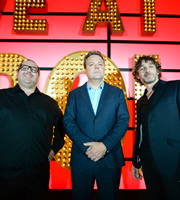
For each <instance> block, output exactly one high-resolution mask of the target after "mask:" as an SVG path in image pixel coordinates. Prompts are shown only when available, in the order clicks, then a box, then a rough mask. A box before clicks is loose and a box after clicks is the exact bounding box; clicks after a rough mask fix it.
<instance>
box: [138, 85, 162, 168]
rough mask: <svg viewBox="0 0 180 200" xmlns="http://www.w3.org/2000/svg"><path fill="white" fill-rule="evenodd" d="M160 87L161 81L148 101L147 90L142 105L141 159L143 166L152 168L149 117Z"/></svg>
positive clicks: (154, 87) (155, 86)
mask: <svg viewBox="0 0 180 200" xmlns="http://www.w3.org/2000/svg"><path fill="white" fill-rule="evenodd" d="M158 85H159V81H158V82H157V83H156V84H155V85H154V86H153V88H152V89H153V91H154V92H153V94H152V95H151V97H150V98H149V99H148V98H147V96H146V94H147V90H145V93H144V95H143V98H142V104H141V125H142V137H143V139H142V146H141V150H140V157H141V159H142V164H143V165H144V166H145V165H146V166H150V165H151V164H152V161H153V158H152V152H151V147H150V142H149V127H148V117H149V113H150V112H151V109H152V106H151V105H152V102H153V99H154V96H155V95H156V89H157V87H158Z"/></svg>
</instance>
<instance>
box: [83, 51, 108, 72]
mask: <svg viewBox="0 0 180 200" xmlns="http://www.w3.org/2000/svg"><path fill="white" fill-rule="evenodd" d="M92 55H97V56H100V57H101V58H102V60H103V62H105V61H104V58H103V55H102V54H101V52H100V51H89V52H88V54H87V55H86V56H85V57H84V69H86V61H87V59H88V58H89V57H90V56H92Z"/></svg>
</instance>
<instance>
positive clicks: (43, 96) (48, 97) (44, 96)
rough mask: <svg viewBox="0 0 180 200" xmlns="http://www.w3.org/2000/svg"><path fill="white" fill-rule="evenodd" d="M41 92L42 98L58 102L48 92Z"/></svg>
mask: <svg viewBox="0 0 180 200" xmlns="http://www.w3.org/2000/svg"><path fill="white" fill-rule="evenodd" d="M40 94H41V96H42V98H44V99H46V100H48V101H52V102H56V100H55V99H53V98H52V97H51V96H49V95H47V94H45V93H43V92H40Z"/></svg>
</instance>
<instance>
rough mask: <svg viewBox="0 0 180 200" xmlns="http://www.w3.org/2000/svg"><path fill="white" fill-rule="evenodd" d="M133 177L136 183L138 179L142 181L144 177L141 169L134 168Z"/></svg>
mask: <svg viewBox="0 0 180 200" xmlns="http://www.w3.org/2000/svg"><path fill="white" fill-rule="evenodd" d="M132 176H133V177H134V179H135V180H136V181H138V179H140V180H142V177H143V176H142V175H141V174H140V173H139V169H138V168H135V167H134V166H133V167H132Z"/></svg>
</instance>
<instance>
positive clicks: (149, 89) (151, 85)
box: [144, 80, 159, 93]
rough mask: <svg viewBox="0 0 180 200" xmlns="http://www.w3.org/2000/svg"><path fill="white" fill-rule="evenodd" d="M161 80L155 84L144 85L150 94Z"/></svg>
mask: <svg viewBox="0 0 180 200" xmlns="http://www.w3.org/2000/svg"><path fill="white" fill-rule="evenodd" d="M158 81H159V80H156V81H155V82H153V83H150V84H144V85H145V87H146V89H147V91H148V93H150V92H151V91H152V88H153V87H154V85H155V84H156V83H157V82H158Z"/></svg>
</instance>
